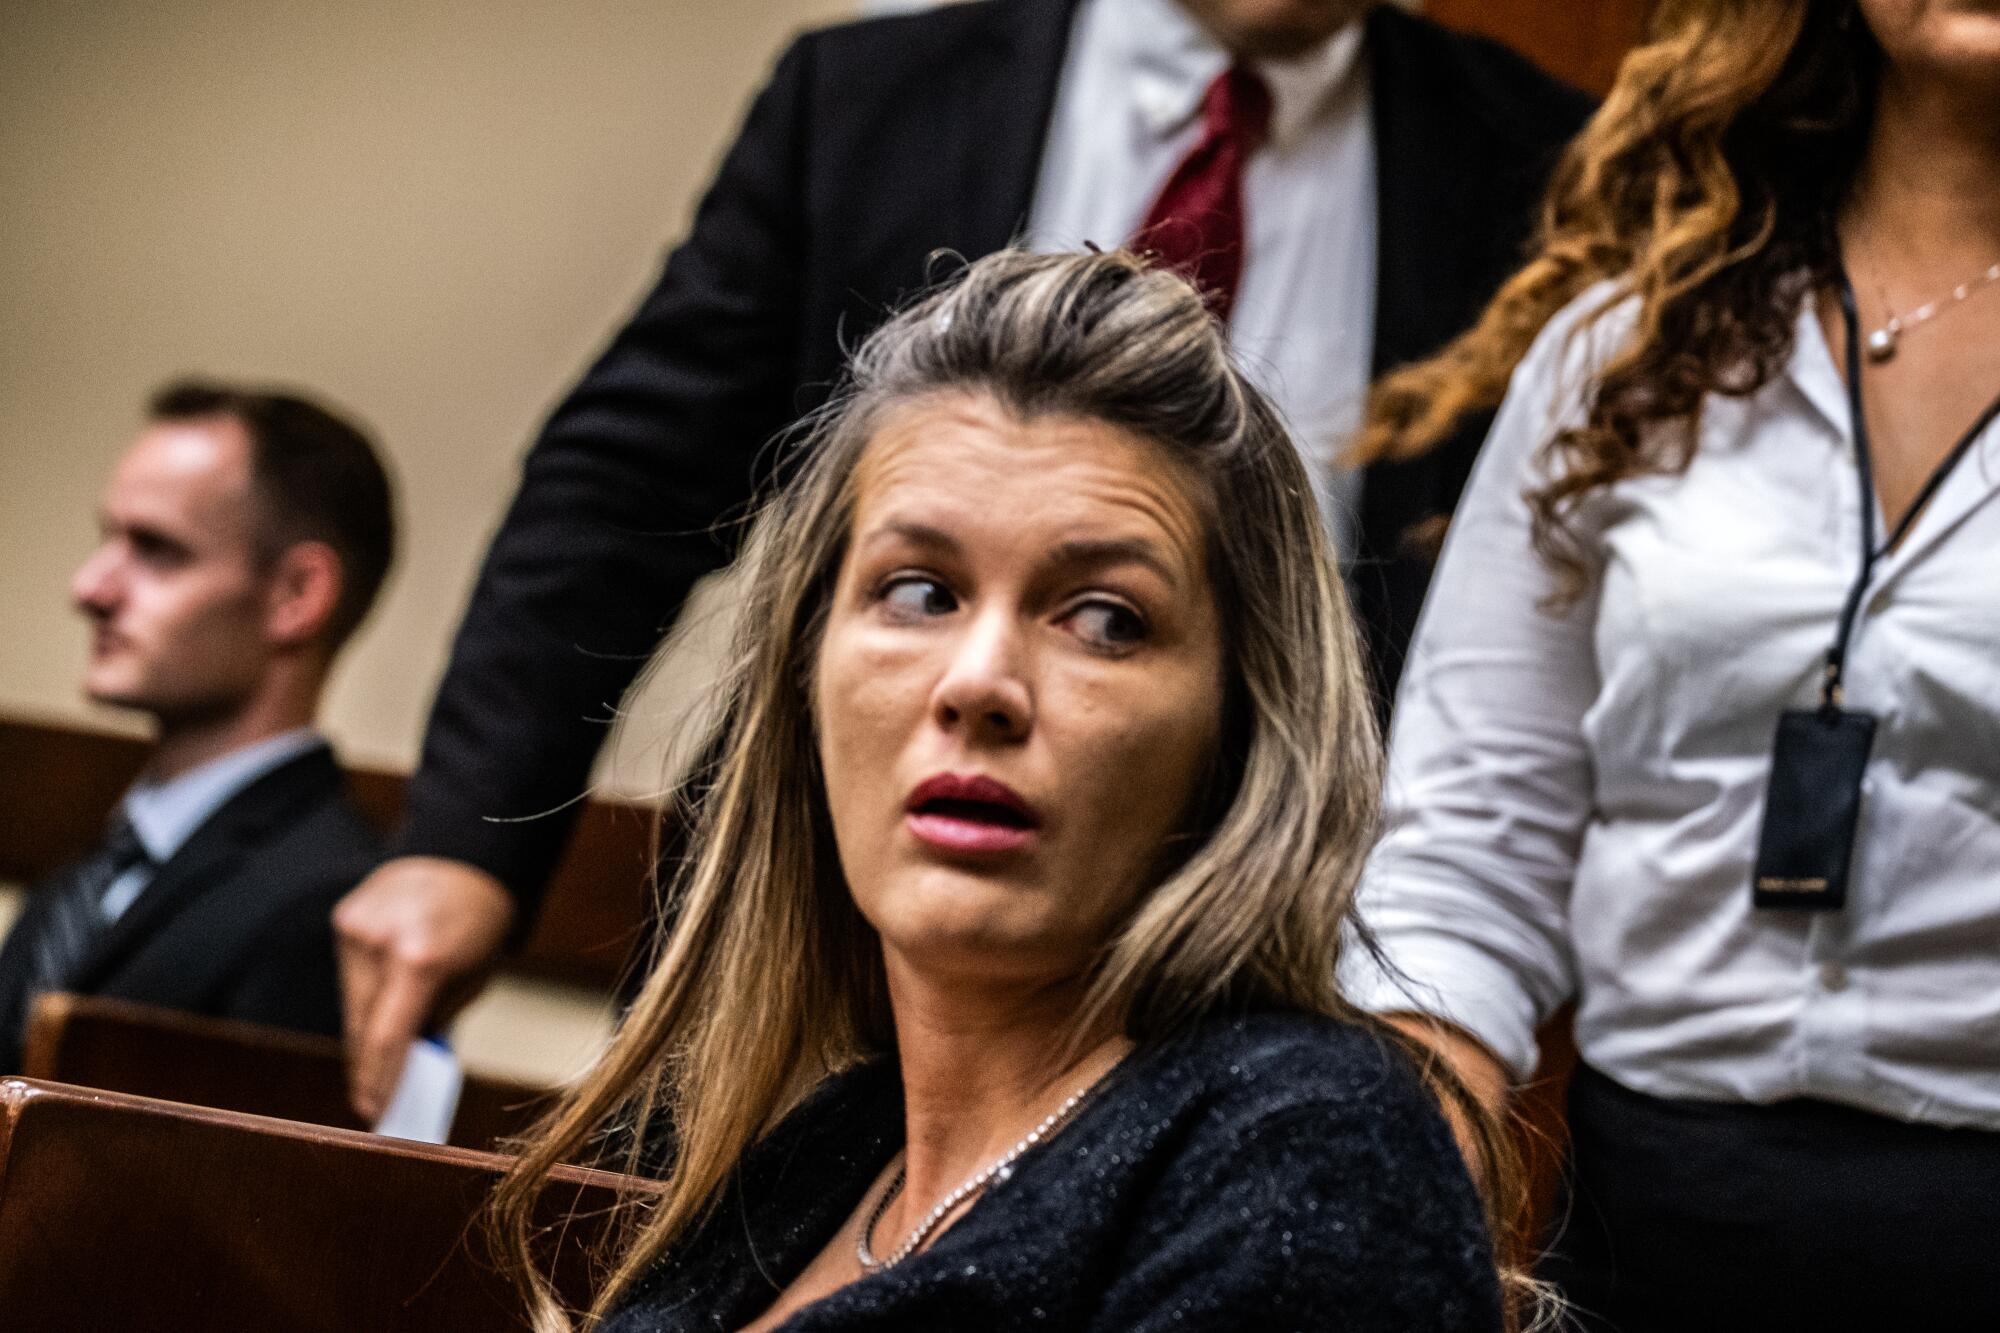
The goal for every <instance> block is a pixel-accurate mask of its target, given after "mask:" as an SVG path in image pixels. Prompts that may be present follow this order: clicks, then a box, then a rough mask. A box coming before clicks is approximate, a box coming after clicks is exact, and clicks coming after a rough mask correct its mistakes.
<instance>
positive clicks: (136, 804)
mask: <svg viewBox="0 0 2000 1333" xmlns="http://www.w3.org/2000/svg"><path fill="white" fill-rule="evenodd" d="M325 743H326V742H325V740H324V739H323V738H322V737H321V736H320V734H319V733H318V732H317V731H315V730H313V729H312V728H311V727H297V728H294V729H293V730H291V731H286V732H281V733H279V734H278V735H276V736H271V737H267V738H266V739H264V740H261V741H258V742H257V743H256V744H255V745H246V746H244V747H243V748H242V749H240V750H232V751H230V752H229V753H228V754H225V755H223V756H222V757H220V758H218V759H211V760H209V761H208V762H207V763H205V764H201V765H199V766H197V767H195V768H191V769H189V770H188V771H187V772H185V773H183V774H181V775H180V776H179V777H175V778H169V779H167V780H166V781H165V782H140V783H138V784H137V785H136V786H134V787H133V788H132V790H130V791H128V792H126V793H125V800H124V802H123V805H124V811H125V817H126V818H127V819H129V820H131V821H132V831H133V832H134V833H136V834H137V835H138V837H139V843H140V845H141V846H143V847H144V848H145V849H146V855H148V856H149V857H151V858H152V860H151V861H150V862H149V863H146V864H141V865H137V866H134V867H133V868H132V869H130V870H128V871H126V872H125V873H124V874H122V875H120V876H119V877H118V878H117V879H114V880H112V881H111V887H110V888H108V889H106V890H105V891H104V898H103V900H102V901H101V902H100V903H99V904H98V906H99V908H100V910H102V911H103V913H104V919H105V920H106V921H116V920H117V919H118V918H119V917H121V916H123V915H124V914H125V909H126V908H128V907H130V906H131V905H132V903H133V901H134V900H135V899H137V898H138V896H139V895H140V894H141V893H143V892H145V890H146V886H147V885H148V884H150V883H152V882H153V876H154V875H155V874H156V873H157V872H158V871H159V868H160V867H161V866H163V865H165V864H166V863H167V861H168V860H169V859H170V858H171V857H172V856H173V854H174V853H175V852H178V851H179V850H180V849H181V847H182V846H183V845H184V844H185V843H186V842H187V840H188V839H189V838H191V837H193V836H194V831H195V830H196V829H198V828H200V827H201V826H202V825H203V824H204V823H206V822H207V821H208V817H209V816H210V815H212V814H214V813H215V812H216V811H217V810H220V809H221V808H222V807H223V806H224V805H225V804H227V803H228V802H229V800H230V798H231V797H233V796H235V795H236V794H237V793H238V792H240V791H242V790H243V789H244V788H245V787H248V786H249V785H250V784H251V783H253V782H255V781H256V780H257V779H258V778H261V777H263V776H264V775H265V774H266V773H269V772H271V771H272V770H273V769H275V768H277V767H278V766H279V765H281V764H284V763H286V762H288V761H290V760H292V759H296V758H297V757H298V756H300V755H302V754H304V753H305V752H306V751H308V750H310V749H312V748H313V747H314V746H316V745H324V744H325Z"/></svg>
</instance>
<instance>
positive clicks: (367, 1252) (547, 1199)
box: [0, 1079, 653, 1333]
mask: <svg viewBox="0 0 2000 1333" xmlns="http://www.w3.org/2000/svg"><path fill="white" fill-rule="evenodd" d="M505 1166H506V1159H505V1158H501V1157H496V1156H492V1155H489V1154H486V1153H475V1152H470V1151H467V1150H465V1149H462V1148H445V1147H434V1146H431V1145H428V1144H417V1143H405V1142H402V1141H399V1140H394V1139H382V1138H378V1137H375V1136H372V1135H367V1134H358V1133H352V1132H350V1131H346V1130H338V1129H328V1128H324V1127H321V1126H317V1125H302V1124H297V1123H295V1122H292V1121H287V1120H272V1119H267V1118H264V1117H262V1116H250V1115H242V1114H238V1113H236V1112H232V1111H216V1110H210V1109H207V1108H203V1107H194V1106H183V1105H180V1104H177V1103H173V1102H161V1101H155V1100H152V1099H150V1098H144V1097H132V1096H127V1095H124V1094H120V1093H112V1092H101V1091H95V1090H91V1089H83V1088H73V1087H67V1086H64V1085H61V1084H49V1083H39V1082H34V1081H31V1080H28V1079H6V1080H0V1328H8V1329H118V1330H120V1333H151V1331H152V1330H160V1333H170V1331H171V1333H184V1331H185V1330H190V1329H253V1328H254V1329H260V1330H298V1331H300V1333H317V1331H318V1330H326V1331H327V1333H334V1330H339V1331H340V1333H350V1331H351V1330H356V1329H368V1330H371V1333H373V1331H376V1330H380V1331H383V1333H393V1331H395V1330H421V1333H444V1331H445V1330H454V1329H503V1328H521V1327H523V1326H524V1324H523V1322H522V1321H521V1319H520V1318H519V1317H518V1315H517V1314H516V1311H517V1310H518V1308H519V1301H518V1300H517V1298H516V1297H515V1295H514V1293H513V1291H512V1289H511V1287H510V1285H509V1284H508V1282H507V1280H506V1278H505V1277H504V1276H502V1274H501V1273H500V1272H499V1271H498V1269H497V1268H496V1266H495V1265H494V1264H493V1263H492V1261H491V1259H490V1257H489V1254H488V1252H487V1250H486V1248H485V1245H484V1242H483V1239H482V1235H483V1233H481V1232H480V1231H479V1230H478V1228H477V1225H476V1220H477V1218H478V1214H479V1209H480V1207H481V1205H482V1203H483V1201H484V1200H485V1198H486V1196H487V1194H488V1192H489V1191H490V1189H491V1188H492V1185H493V1183H494V1181H495V1180H496V1179H497V1176H498V1173H499V1172H501V1171H502V1170H504V1169H505ZM652 1188H653V1186H651V1185H650V1184H648V1183H647V1182H643V1181H637V1180H633V1179H630V1178H628V1177H624V1176H617V1175H610V1174H607V1173H604V1172H599V1171H586V1170H580V1169H576V1168H563V1169H560V1170H559V1171H558V1172H557V1173H556V1175H555V1178H554V1180H553V1181H552V1183H551V1185H550V1188H549V1190H548V1191H547V1192H546V1193H545V1194H544V1195H543V1200H542V1204H543V1210H544V1218H543V1222H544V1224H545V1225H551V1230H550V1232H549V1234H551V1235H553V1236H559V1237H560V1240H559V1252H558V1253H557V1254H555V1255H554V1256H552V1263H553V1272H554V1276H555V1281H556V1284H557V1288H558V1290H559V1291H561V1292H562V1293H563V1296H564V1298H565V1299H566V1300H568V1301H569V1302H571V1303H572V1304H573V1305H575V1304H581V1303H583V1302H585V1301H586V1300H587V1299H588V1297H589V1294H590V1291H591V1283H592V1281H593V1280H594V1278H593V1275H592V1265H591V1263H590V1262H589V1254H590V1247H592V1246H594V1245H595V1244H596V1243H597V1242H598V1241H599V1240H600V1239H601V1237H602V1228H603V1219H604V1215H605V1211H606V1210H607V1209H608V1208H609V1207H610V1206H611V1205H613V1204H614V1203H616V1202H617V1200H618V1199H619V1198H620V1197H621V1196H625V1195H629V1194H630V1193H632V1192H634V1191H638V1192H645V1191H649V1190H651V1189H652ZM562 1218H569V1219H570V1221H568V1222H567V1224H565V1225H563V1226H560V1227H555V1226H553V1225H552V1224H554V1223H556V1222H557V1221H558V1220H559V1219H562Z"/></svg>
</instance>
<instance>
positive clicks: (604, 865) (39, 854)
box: [0, 717, 656, 990]
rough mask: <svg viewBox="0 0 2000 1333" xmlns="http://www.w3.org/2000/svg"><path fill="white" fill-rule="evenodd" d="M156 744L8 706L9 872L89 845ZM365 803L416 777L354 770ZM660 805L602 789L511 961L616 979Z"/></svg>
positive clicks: (573, 978)
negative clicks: (605, 794) (611, 796)
mask: <svg viewBox="0 0 2000 1333" xmlns="http://www.w3.org/2000/svg"><path fill="white" fill-rule="evenodd" d="M146 752H147V747H146V745H145V744H144V743H143V742H141V741H136V740H133V739H132V738H130V737H128V736H112V735H108V734H106V733H103V732H96V731H88V730H85V729H84V728H81V727H75V726H69V725H66V724H62V723H55V722H46V721H40V720H37V719H33V718H24V717H0V810H5V811H7V813H8V818H7V819H5V820H0V879H4V880H12V881H14V882H16V883H19V884H32V883H34V882H36V881H37V880H40V879H41V878H42V877H43V876H45V875H48V874H49V873H50V872H52V871H54V870H55V869H56V868H57V867H58V866H60V865H62V864H63V863H64V862H66V861H69V860H70V859H72V858H74V857H76V856H80V855H82V854H83V853H84V852H85V851H86V850H88V849H89V848H90V846H91V844H92V843H93V842H95V841H96V839H97V838H98V837H100V836H101V835H102V833H103V830H104V821H105V818H106V817H107V816H108V815H109V813H110V811H111V808H112V807H113V806H114V805H115V804H117V801H118V798H119V796H120V795H122V794H123V793H124V791H125V789H126V787H128V786H130V785H131V782H132V779H133V778H134V777H135V776H136V775H137V774H138V772H139V767H140V765H141V764H142V763H143V762H144V761H145V757H146ZM347 782H348V790H349V792H350V794H352V796H353V797H354V800H355V803H356V804H357V805H359V806H360V807H361V809H362V810H363V811H364V812H365V813H366V814H367V815H368V816H369V818H370V819H372V820H373V821H374V822H375V823H376V824H378V825H379V826H380V827H382V828H383V829H389V828H393V827H394V826H395V825H396V823H397V822H398V821H399V820H400V819H401V818H402V812H403V798H404V795H405V788H406V787H407V786H408V780H407V779H406V778H405V777H404V776H403V775H402V774H400V773H392V772H389V771H387V770H384V769H368V768H352V767H350V768H349V769H348V770H347ZM655 820H656V816H655V814H654V813H653V812H652V811H651V810H649V809H646V808H644V807H642V806H638V805H632V804H628V803H625V802H620V801H591V802H589V803H588V804H586V805H585V806H584V808H583V810H582V811H581V812H580V813H579V815H578V817H577V822H576V832H575V834H574V835H573V836H572V837H571V838H570V842H569V847H568V849H567V850H566V851H565V852H564V854H563V858H562V861H561V862H560V863H559V864H558V865H557V866H556V870H555V875H554V877H553V878H552V879H551V880H550V881H549V887H548V892H547V894H545V895H544V896H543V899H542V909H541V912H540V914H539V915H538V916H537V917H536V918H535V928H534V930H533V931H531V932H530V933H529V935H528V938H527V940H526V942H525V943H524V944H523V945H522V947H521V949H520V951H519V952H518V953H515V954H513V955H511V956H509V957H508V958H506V959H505V960H504V961H503V965H504V966H505V967H506V969H507V970H508V971H510V972H520V973H524V974H527V975H532V976H539V977H547V978H549V979H551V980H555V981H565V982H570V983H572V984H575V985H581V986H593V987H596V988H598V989H601V990H610V989H611V988H612V986H613V985H614V984H615V983H616V982H617V980H618V979H619V977H620V976H621V975H622V973H623V970H624V965H625V960H626V957H627V956H628V955H629V954H630V953H631V951H632V948H633V945H634V943H635V941H637V940H638V939H640V938H641V936H642V935H643V933H644V926H645V922H646V919H647V915H648V913H649V911H650V910H651V909H650V891H649V889H648V888H647V883H648V879H647V876H648V872H649V869H650V867H651V865H652V838H653V825H654V822H655Z"/></svg>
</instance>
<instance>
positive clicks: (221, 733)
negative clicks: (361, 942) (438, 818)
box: [0, 381, 394, 1071]
mask: <svg viewBox="0 0 2000 1333" xmlns="http://www.w3.org/2000/svg"><path fill="white" fill-rule="evenodd" d="M99 524H100V528H101V532H102V538H101V540H100V541H99V543H98V546H97V549H96V550H94V551H93V552H92V553H91V554H90V557H89V558H88V559H87V560H85V561H84V563H83V565H82V567H81V568H79V569H78V570H77V572H76V577H75V579H74V581H73V583H72V585H71V590H70V591H71V596H72V598H73V599H74V601H75V603H76V607H77V610H78V611H80V612H81V613H82V614H83V616H84V617H85V619H87V620H88V621H89V622H90V629H91V640H90V664H89V667H88V669H87V672H86V674H85V677H84V691H85V693H87V694H88V695H89V696H90V697H91V698H92V699H94V700H96V701H98V702H99V703H107V704H115V705H117V706H119V707H123V708H130V709H134V710H136V711H138V712H140V713H143V714H145V715H147V716H148V717H150V718H152V720H153V722H154V723H155V725H156V728H157V739H156V741H155V743H154V746H153V749H152V752H151V754H150V756H149V757H148V759H147V763H146V767H145V769H144V771H143V773H142V774H141V776H140V778H139V781H138V783H137V784H136V785H135V786H134V787H133V788H132V789H131V790H130V791H129V792H127V793H126V794H125V797H124V799H123V800H122V801H121V802H120V803H119V806H118V809H117V811H116V812H115V813H114V815H113V817H112V820H111V825H110V827H109V828H108V829H107V831H106V833H105V836H104V838H103V840H102V841H101V842H100V843H99V845H98V846H97V847H96V848H94V849H93V850H92V851H91V852H90V853H89V854H88V855H86V856H85V857H84V858H83V859H82V860H81V861H79V862H77V863H76V864H74V865H72V866H70V867H68V868H67V869H65V870H63V871H61V872H59V873H58V874H57V875H56V876H55V877H54V878H53V879H52V880H51V881H50V882H49V883H47V884H44V885H41V886H38V887H37V888H35V889H33V890H31V892H30V894H29V899H28V905H27V907H26V908H25V909H24V910H23V912H22V915H21V919H20V921H19V922H18V923H17V924H16V926H15V927H14V929H13V931H12V932H11V933H10V934H9V935H8V937H7V940H6V943H5V945H4V947H0V1071H11V1070H15V1069H18V1068H19V1067H20V1066H19V1062H20V1058H21V1051H20V1042H21V1038H22V1032H23V1027H24V1024H25V1023H26V1021H27V1016H28V1010H29V1006H30V1005H31V1004H32V1002H33V999H34V996H35V995H36V994H38V993H40V992H42V991H47V990H67V991H77V992H83V993H88V994H94V995H109V996H117V997H119V998H123V999H128V1000H136V1001H142V1002H144V1003H147V1004H156V1005H163V1006H166V1007H169V1008H174V1009H181V1010H186V1011H189V1012H193V1013H202V1014H211V1015H216V1016H220V1017H226V1018H242V1019H249V1020H252V1021H255V1022H260V1023H271V1024H276V1025H278V1026H281V1027H289V1028H297V1029H301V1030H304V1031H311V1032H324V1033H337V1032H339V1031H340V1025H341V1012H340V988H339V980H338V975H337V973H336V969H335V961H334V948H333V930H332V922H331V913H332V911H333V905H334V903H335V902H336V901H337V900H338V899H339V897H340V896H341V894H343V893H344V892H346V891H347V890H348V889H349V888H351V887H352V886H353V885H354V883H355V881H357V880H359V879H360V878H361V877H362V876H363V875H365V874H367V873H368V871H369V869H370V868H371V867H372V866H373V865H374V864H375V863H376V861H378V860H379V859H380V850H381V849H380V845H379V843H378V841H377V838H376V836H375V834H374V833H373V832H372V831H371V830H370V829H369V827H368V825H367V824H366V823H365V822H364V821H363V820H362V818H361V815H360V813H359V812H358V811H357V810H356V809H355V808H354V807H353V805H352V804H351V803H350V802H349V801H348V799H347V796H346V794H345V786H344V781H343V779H342V777H341V773H340V770H339V768H338V767H337V766H336V765H335V763H334V759H333V753H332V751H331V750H329V749H328V748H327V744H326V742H325V740H323V739H322V738H321V737H320V735H319V733H318V732H316V731H315V730H314V729H313V718H314V716H315V715H316V714H317V712H318V710H319V700H320V694H321V691H322V690H323V688H324V687H325V684H326V678H327V673H328V672H329V671H330V670H331V668H332V666H333V662H334V659H335V657H336V656H337V655H338V653H339V651H340V648H341V646H342V645H343V644H344V643H345V642H346V641H347V639H348V637H349V636H350V635H352V634H353V632H354V630H355V628H356V627H357V626H359V625H360V623H361V621H362V619H363V617H365V616H366V615H367V613H368V608H369V607H370V605H371V604H372V603H373V602H374V600H375V594H376V592H377V591H378V590H379V589H380V587H381V585H382V580H383V578H384V576H385V575H386V574H387V573H388V569H389V563H390V558H391V555H392V553H393V549H394V524H393V518H392V513H391V498H390V487H389V480H388V476H387V474H386V473H385V472H384V471H383V468H382V464H381V462H380V460H379V459H378V458H377V457H376V454H375V451H374V449H373V448H372V447H371V446H370V445H369V443H368V440H367V439H366V437H365V436H363V435H362V434H361V433H360V432H359V431H358V430H356V429H355V428H354V427H353V426H351V425H349V424H348V423H347V422H345V421H342V420H341V419H340V418H338V417H336V416H334V415H332V414H331V413H329V412H327V411H326V410H325V409H324V408H321V407H318V406H316V405H315V404H313V403H310V402H307V401H305V400H303V399H300V398H296V397H292V396H290V395H286V394H275V393H261V392H254V391H250V390H245V389H239V388H233V387H229V386H226V385H220V384H211V383H205V382H195V381H185V382H182V383H179V384H175V385H171V386H169V387H167V388H166V389H163V390H162V391H161V392H160V393H159V394H158V395H157V396H156V397H155V398H154V400H153V403H152V409H151V412H150V419H149V422H148V424H147V426H146V428H145V430H144V431H143V432H142V433H141V434H140V436H139V438H138V440H137V441H136V442H135V443H134V444H133V445H132V446H131V447H130V448H129V449H128V450H127V451H126V452H125V455H124V456H123V458H121V459H120V460H119V463H118V466H117V468H116V470H115V471H114V472H113V473H112V476H111V481H110V484H109V485H108V486H107V487H106V489H105V492H104V500H103V504H102V508H101V511H100V515H99Z"/></svg>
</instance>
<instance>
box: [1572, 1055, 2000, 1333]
mask: <svg viewBox="0 0 2000 1333" xmlns="http://www.w3.org/2000/svg"><path fill="white" fill-rule="evenodd" d="M1994 1076H1995V1077H1996V1078H2000V1070H1996V1071H1995V1075H1994ZM1569 1106H1570V1110H1569V1118H1570V1132H1571V1149H1570V1181H1569V1189H1568V1199H1567V1206H1566V1208H1565V1209H1564V1210H1563V1213H1562V1215H1561V1216H1559V1219H1558V1224H1557V1232H1556V1236H1555V1238H1554V1239H1553V1240H1552V1242H1551V1245H1550V1253H1549V1255H1548V1257H1547V1259H1546V1260H1545V1262H1544V1266H1543V1275H1544V1276H1545V1277H1547V1278H1549V1279H1551V1280H1552V1281H1554V1282H1555V1283H1556V1284H1557V1285H1558V1286H1559V1287H1560V1288H1561V1289H1562V1290H1563V1293H1564V1295H1565V1296H1566V1297H1567V1298H1568V1299H1569V1301H1570V1302H1571V1304H1572V1306H1573V1307H1574V1316H1573V1317H1574V1326H1575V1327H1578V1328H1581V1329H1585V1330H1589V1331H1590V1333H1668V1331H1669V1330H1671V1333H1731V1331H1733V1330H1739V1329H1740V1330H1746V1331H1747V1330H1751V1329H1754V1330H1757V1333H1781V1331H1784V1330H1791V1329H1799V1330H1811V1333H1845V1331H1846V1330H1855V1331H1856V1333H1860V1331H1861V1330H1867V1331H1868V1333H1901V1331H1902V1330H1906V1329H1907V1330H1922V1331H1923V1333H1956V1331H1957V1330H1961V1329H1963V1330H1968V1333H1970V1331H1971V1330H1980V1331H1981V1333H1996V1331H2000V1133H1990V1132H1987V1131H1984V1130H1974V1129H1939V1128H1935V1127H1932V1126H1927V1125H1913V1124H1909V1123H1906V1122H1904V1121H1900V1120H1893V1119H1889V1118H1886V1117H1883V1116H1878V1115H1871V1114H1869V1113H1867V1112H1865V1111H1857V1110H1854V1109H1852V1108H1849V1107H1844V1106H1835V1105H1832V1104H1830V1103H1826V1102H1816V1101H1803V1100H1801V1101H1789V1102H1781V1103H1778V1104H1776V1105H1772V1106H1750V1105H1745V1104H1741V1103H1731V1102H1699V1101H1667V1100H1663V1099H1661V1098H1657V1097H1649V1096H1646V1095H1644V1094H1642V1093H1638V1092H1634V1091H1632V1090H1631V1089H1629V1088H1627V1087H1624V1086H1623V1085H1621V1084H1619V1083H1616V1082H1614V1081H1612V1080H1611V1079H1609V1078H1606V1077H1605V1076H1604V1075H1602V1074H1599V1073H1597V1072H1596V1071H1594V1070H1592V1069H1590V1068H1589V1067H1588V1066H1582V1067H1579V1068H1578V1070H1577V1074H1576V1078H1575V1080H1574V1082H1573V1083H1572V1084H1571V1087H1570V1102H1569Z"/></svg>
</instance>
